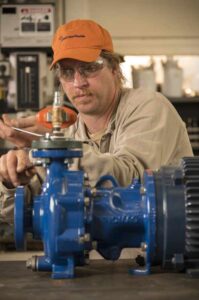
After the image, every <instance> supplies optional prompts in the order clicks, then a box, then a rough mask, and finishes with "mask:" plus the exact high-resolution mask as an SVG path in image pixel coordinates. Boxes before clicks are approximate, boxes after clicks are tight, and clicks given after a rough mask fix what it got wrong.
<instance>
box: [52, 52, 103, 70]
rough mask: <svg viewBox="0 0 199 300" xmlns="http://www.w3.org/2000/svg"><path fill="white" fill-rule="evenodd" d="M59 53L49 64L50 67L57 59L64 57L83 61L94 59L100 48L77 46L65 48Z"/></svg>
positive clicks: (97, 55)
mask: <svg viewBox="0 0 199 300" xmlns="http://www.w3.org/2000/svg"><path fill="white" fill-rule="evenodd" d="M60 52H61V53H60V55H57V56H56V57H55V58H54V60H53V62H52V64H51V66H50V69H52V67H53V66H54V64H56V63H57V62H58V61H60V60H62V59H66V58H71V59H76V60H80V61H85V62H92V61H95V60H96V59H97V58H98V57H99V55H100V53H101V50H100V49H92V48H77V49H65V50H64V51H60Z"/></svg>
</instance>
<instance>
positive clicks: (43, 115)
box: [36, 106, 77, 129]
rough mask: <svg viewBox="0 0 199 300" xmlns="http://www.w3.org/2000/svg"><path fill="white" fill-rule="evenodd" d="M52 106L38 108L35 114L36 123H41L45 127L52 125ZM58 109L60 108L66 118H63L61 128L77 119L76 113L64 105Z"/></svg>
mask: <svg viewBox="0 0 199 300" xmlns="http://www.w3.org/2000/svg"><path fill="white" fill-rule="evenodd" d="M53 109H54V107H53V106H47V107H46V108H44V109H42V110H40V111H39V112H38V113H37V115H36V120H37V122H38V123H40V124H41V125H43V126H44V127H46V128H49V129H51V128H52V127H53V126H52V118H51V117H50V116H52V112H53ZM60 109H61V110H62V113H63V115H64V114H65V116H66V118H65V120H63V122H62V125H61V128H66V127H69V126H70V125H72V124H73V123H75V121H76V119H77V113H76V112H75V111H74V110H73V109H71V108H69V107H66V106H61V107H60Z"/></svg>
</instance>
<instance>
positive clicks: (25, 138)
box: [0, 114, 49, 147]
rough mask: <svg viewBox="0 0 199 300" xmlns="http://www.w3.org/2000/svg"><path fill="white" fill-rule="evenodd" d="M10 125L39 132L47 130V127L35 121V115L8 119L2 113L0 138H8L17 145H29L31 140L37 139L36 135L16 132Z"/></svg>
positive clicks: (42, 132)
mask: <svg viewBox="0 0 199 300" xmlns="http://www.w3.org/2000/svg"><path fill="white" fill-rule="evenodd" d="M11 126H14V127H18V128H21V129H25V130H28V131H31V132H35V133H40V134H44V133H46V132H48V131H49V129H47V128H45V127H43V126H42V125H40V124H38V123H37V122H36V116H29V117H24V118H18V119H10V118H9V117H8V115H6V114H4V115H2V120H0V138H2V139H6V140H8V141H9V142H11V143H13V144H14V145H15V146H17V147H29V146H30V145H31V143H32V141H33V140H35V139H37V137H35V136H33V135H29V134H26V133H22V132H18V131H16V130H14V129H12V128H11Z"/></svg>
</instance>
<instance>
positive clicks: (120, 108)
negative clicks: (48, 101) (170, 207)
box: [0, 89, 193, 222]
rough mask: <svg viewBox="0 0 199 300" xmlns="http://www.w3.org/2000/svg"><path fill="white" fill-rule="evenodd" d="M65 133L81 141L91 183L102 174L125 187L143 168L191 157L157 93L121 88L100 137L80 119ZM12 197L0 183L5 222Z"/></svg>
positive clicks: (176, 120)
mask: <svg viewBox="0 0 199 300" xmlns="http://www.w3.org/2000/svg"><path fill="white" fill-rule="evenodd" d="M66 136H68V137H70V138H75V139H78V140H81V141H83V142H84V147H83V149H84V152H83V153H84V156H83V158H82V160H81V164H82V166H83V168H84V170H85V172H86V173H87V174H88V176H89V180H90V183H91V185H92V186H94V185H95V183H96V182H97V180H98V179H99V178H100V176H102V175H105V174H110V175H113V176H114V177H115V178H116V180H117V181H118V182H119V184H120V185H122V186H127V185H129V184H130V183H131V182H132V179H133V178H135V177H139V178H142V175H143V171H144V170H145V169H149V168H150V169H153V170H155V169H158V168H160V167H161V166H162V165H177V164H178V163H179V160H180V158H182V157H184V156H193V152H192V148H191V145H190V142H189V138H188V134H187V131H186V127H185V124H184V122H183V121H182V119H181V118H180V116H179V115H178V113H177V112H176V110H175V108H174V107H173V105H172V104H171V103H170V102H169V100H168V99H166V98H165V97H164V96H163V95H162V94H160V93H154V92H151V91H147V90H143V89H136V90H134V89H123V90H122V92H121V94H120V96H119V98H118V101H117V106H116V108H115V111H114V113H113V115H112V118H111V120H110V122H109V124H108V126H107V129H106V131H105V132H104V134H103V135H102V137H101V139H100V141H97V142H96V143H95V142H94V141H92V140H91V139H90V138H89V137H88V134H87V131H86V128H85V125H84V123H83V122H82V121H81V118H80V117H79V118H78V119H77V122H76V123H75V124H74V125H72V126H70V127H69V128H68V129H67V130H66ZM33 183H34V188H32V185H33ZM40 185H41V184H40V181H39V180H37V177H36V176H35V177H34V179H33V180H32V182H31V183H30V185H29V186H27V188H26V189H27V197H32V196H34V194H36V193H38V190H40ZM35 191H36V192H35ZM13 195H14V190H7V189H6V188H5V187H4V186H3V185H2V184H1V185H0V205H1V207H0V215H1V216H3V218H4V219H7V220H9V222H10V221H11V219H12V216H11V215H12V211H13ZM27 201H28V200H27ZM8 212H9V213H8Z"/></svg>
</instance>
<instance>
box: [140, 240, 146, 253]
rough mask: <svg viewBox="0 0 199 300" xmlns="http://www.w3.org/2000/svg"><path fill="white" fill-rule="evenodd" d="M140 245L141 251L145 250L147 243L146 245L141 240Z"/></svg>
mask: <svg viewBox="0 0 199 300" xmlns="http://www.w3.org/2000/svg"><path fill="white" fill-rule="evenodd" d="M140 247H141V249H142V251H143V252H145V251H146V250H147V247H148V245H147V243H144V242H142V243H141V245H140Z"/></svg>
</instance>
